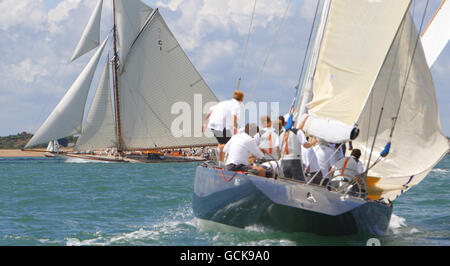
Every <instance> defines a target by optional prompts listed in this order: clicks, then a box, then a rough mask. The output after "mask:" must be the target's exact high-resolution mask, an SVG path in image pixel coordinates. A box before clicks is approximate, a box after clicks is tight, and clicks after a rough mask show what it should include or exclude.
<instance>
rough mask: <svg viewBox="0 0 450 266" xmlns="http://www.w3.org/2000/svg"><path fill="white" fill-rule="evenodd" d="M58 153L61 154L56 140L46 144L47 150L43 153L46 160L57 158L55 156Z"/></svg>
mask: <svg viewBox="0 0 450 266" xmlns="http://www.w3.org/2000/svg"><path fill="white" fill-rule="evenodd" d="M60 152H61V150H60V146H59V142H58V140H52V141H50V142H49V143H48V146H47V150H46V152H45V153H44V156H45V157H48V158H54V157H56V156H57V155H56V154H58V153H60Z"/></svg>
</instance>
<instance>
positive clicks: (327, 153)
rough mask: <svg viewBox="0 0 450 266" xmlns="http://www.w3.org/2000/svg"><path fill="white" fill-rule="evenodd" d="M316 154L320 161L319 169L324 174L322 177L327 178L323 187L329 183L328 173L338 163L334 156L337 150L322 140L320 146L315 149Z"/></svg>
mask: <svg viewBox="0 0 450 266" xmlns="http://www.w3.org/2000/svg"><path fill="white" fill-rule="evenodd" d="M314 152H315V154H316V156H317V160H318V161H319V167H320V171H321V172H322V176H323V177H324V178H325V181H324V182H323V185H326V184H327V183H328V181H329V175H328V173H329V172H330V171H331V168H332V167H333V165H334V164H335V163H336V159H335V156H334V152H335V150H334V149H332V148H330V146H329V145H328V143H327V142H325V141H322V140H320V141H319V145H317V146H315V147H314Z"/></svg>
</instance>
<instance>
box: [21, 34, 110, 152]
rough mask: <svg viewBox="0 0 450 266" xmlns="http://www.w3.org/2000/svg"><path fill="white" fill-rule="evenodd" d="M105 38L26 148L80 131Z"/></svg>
mask: <svg viewBox="0 0 450 266" xmlns="http://www.w3.org/2000/svg"><path fill="white" fill-rule="evenodd" d="M107 40H108V39H106V40H105V41H104V42H103V44H102V46H101V47H100V49H99V50H98V51H97V52H96V53H95V55H94V56H93V57H92V59H91V60H90V61H89V63H88V65H87V66H86V67H85V68H84V70H83V71H82V72H81V74H80V76H78V78H77V79H76V80H75V82H74V83H73V85H72V86H71V87H70V89H69V90H68V91H67V93H66V94H65V95H64V97H63V99H62V100H61V101H60V102H59V103H58V105H57V106H56V107H55V109H54V110H53V111H52V113H51V114H50V116H49V117H48V118H47V120H45V122H44V124H42V126H41V127H40V128H39V129H38V131H37V132H36V134H34V136H33V137H32V138H31V140H30V141H29V142H28V144H27V145H26V148H28V147H32V146H35V145H39V144H42V143H45V142H48V141H50V140H54V139H60V138H64V137H67V136H70V135H73V134H76V133H81V123H82V121H83V114H84V108H85V105H86V99H87V96H88V93H89V88H90V86H91V82H92V79H93V77H94V73H95V69H96V68H97V64H98V61H99V59H100V56H101V54H102V52H103V49H104V48H105V45H106V43H107Z"/></svg>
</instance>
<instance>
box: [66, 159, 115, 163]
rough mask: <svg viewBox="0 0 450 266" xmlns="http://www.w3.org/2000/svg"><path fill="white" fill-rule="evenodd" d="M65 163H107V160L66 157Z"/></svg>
mask: <svg viewBox="0 0 450 266" xmlns="http://www.w3.org/2000/svg"><path fill="white" fill-rule="evenodd" d="M64 162H65V163H109V162H107V161H97V160H88V159H81V158H67V159H66V160H65V161H64Z"/></svg>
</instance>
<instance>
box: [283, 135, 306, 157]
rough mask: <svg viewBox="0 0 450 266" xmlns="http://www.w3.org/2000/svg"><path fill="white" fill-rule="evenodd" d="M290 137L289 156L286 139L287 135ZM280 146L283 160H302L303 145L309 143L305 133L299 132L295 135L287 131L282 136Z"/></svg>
mask: <svg viewBox="0 0 450 266" xmlns="http://www.w3.org/2000/svg"><path fill="white" fill-rule="evenodd" d="M286 134H289V135H288V144H287V146H288V148H287V150H288V151H289V154H286V139H285V135H286ZM280 142H281V144H280V146H281V157H282V158H283V159H288V160H292V159H300V157H301V154H302V152H301V149H302V148H303V145H304V144H306V143H307V141H306V137H305V134H304V133H303V131H301V130H298V131H297V134H294V132H292V130H288V131H285V132H283V133H282V134H281V136H280Z"/></svg>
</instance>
